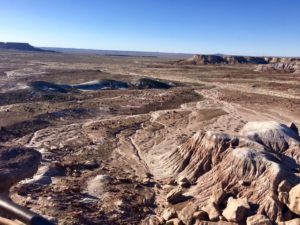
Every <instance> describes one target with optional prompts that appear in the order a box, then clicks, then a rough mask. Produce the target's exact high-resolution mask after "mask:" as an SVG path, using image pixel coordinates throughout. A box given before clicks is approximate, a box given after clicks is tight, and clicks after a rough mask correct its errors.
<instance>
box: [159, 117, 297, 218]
mask: <svg viewBox="0 0 300 225" xmlns="http://www.w3.org/2000/svg"><path fill="white" fill-rule="evenodd" d="M161 165H162V169H161V170H159V175H161V176H163V177H168V178H173V179H175V180H178V179H179V178H182V177H186V178H187V179H189V180H191V181H192V182H193V184H194V185H192V186H191V187H190V188H189V189H187V190H184V192H183V193H182V194H184V196H192V197H193V198H194V199H195V201H194V203H195V204H196V205H197V206H198V207H199V209H201V210H203V211H205V212H206V213H207V214H208V217H209V220H210V221H219V220H227V221H232V222H234V223H240V222H241V221H243V222H246V219H247V217H248V216H249V215H259V214H262V215H265V216H266V218H268V219H269V220H270V221H272V222H274V221H286V220H290V219H293V218H295V214H297V212H298V207H297V206H299V205H300V204H299V203H298V200H297V193H298V192H297V191H293V192H292V194H291V195H290V190H289V189H290V187H294V186H296V185H297V184H299V183H300V177H299V168H300V141H299V136H298V134H297V132H295V129H291V128H290V127H288V126H286V125H284V124H280V123H277V122H272V121H267V122H249V123H248V124H246V125H245V126H244V128H243V129H242V130H241V132H240V136H239V137H237V136H231V135H226V134H222V133H214V132H209V131H208V132H199V133H197V134H195V135H194V136H193V137H192V138H190V139H189V140H188V141H187V142H186V143H184V144H182V145H181V146H180V147H179V148H177V149H174V151H172V152H170V153H169V154H166V155H165V156H164V157H163V158H162V160H161ZM221 184H222V185H221ZM295 189H296V187H295ZM173 194H174V193H173ZM228 196H232V197H231V198H229V200H228V203H227V204H226V198H227V197H228ZM248 202H251V203H252V204H253V205H254V206H255V207H253V208H250V206H249V203H248ZM284 204H290V207H289V211H288V212H286V209H285V208H284ZM293 213H294V214H293ZM221 215H223V216H224V217H225V218H222V217H220V216H221Z"/></svg>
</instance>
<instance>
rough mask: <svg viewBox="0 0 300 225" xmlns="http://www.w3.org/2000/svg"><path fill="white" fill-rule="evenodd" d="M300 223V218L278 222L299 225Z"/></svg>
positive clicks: (286, 224) (282, 224) (281, 224)
mask: <svg viewBox="0 0 300 225" xmlns="http://www.w3.org/2000/svg"><path fill="white" fill-rule="evenodd" d="M299 224H300V218H295V219H292V220H288V221H285V222H279V223H278V225H299Z"/></svg>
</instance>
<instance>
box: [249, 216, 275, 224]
mask: <svg viewBox="0 0 300 225" xmlns="http://www.w3.org/2000/svg"><path fill="white" fill-rule="evenodd" d="M272 224H273V223H272V221H271V220H269V219H268V218H267V217H266V216H264V215H254V216H250V217H248V218H247V225H272Z"/></svg>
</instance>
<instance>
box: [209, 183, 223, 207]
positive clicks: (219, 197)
mask: <svg viewBox="0 0 300 225" xmlns="http://www.w3.org/2000/svg"><path fill="white" fill-rule="evenodd" d="M225 197H226V193H225V191H224V190H223V187H222V185H217V186H216V187H215V188H214V189H213V193H212V196H211V197H210V199H209V201H210V202H213V203H215V204H216V205H219V204H220V203H221V202H222V201H223V200H224V198H225Z"/></svg>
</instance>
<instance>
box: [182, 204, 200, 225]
mask: <svg viewBox="0 0 300 225" xmlns="http://www.w3.org/2000/svg"><path fill="white" fill-rule="evenodd" d="M197 210H198V206H197V205H195V204H194V203H193V202H189V203H188V204H187V205H186V206H185V207H184V208H183V209H182V210H181V211H180V212H179V213H178V218H179V219H180V220H181V221H182V222H183V223H184V224H185V225H191V224H192V222H193V215H194V213H195V212H196V211H197Z"/></svg>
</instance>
